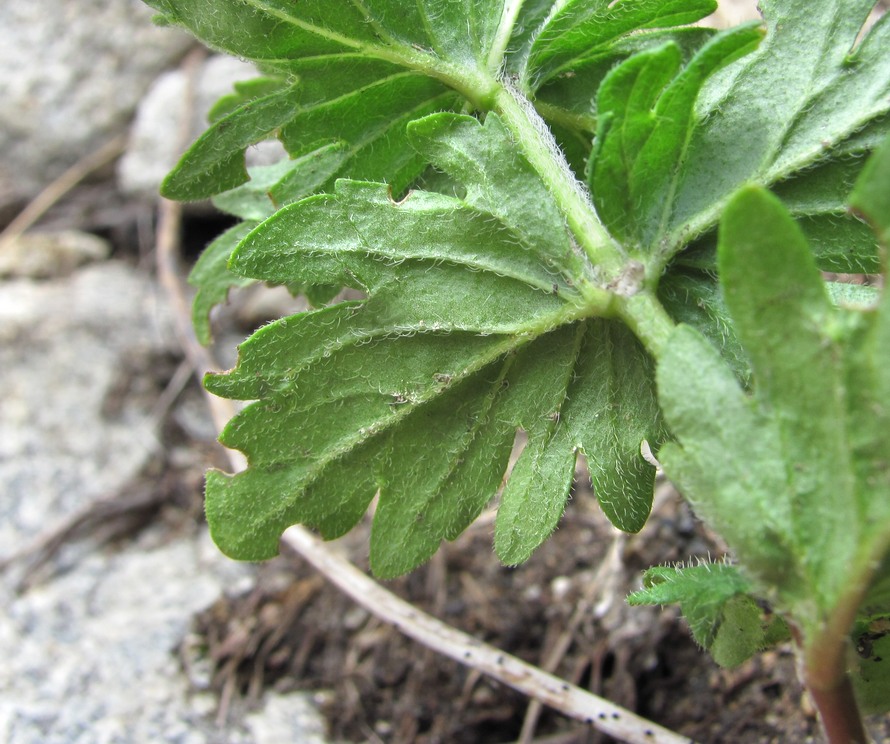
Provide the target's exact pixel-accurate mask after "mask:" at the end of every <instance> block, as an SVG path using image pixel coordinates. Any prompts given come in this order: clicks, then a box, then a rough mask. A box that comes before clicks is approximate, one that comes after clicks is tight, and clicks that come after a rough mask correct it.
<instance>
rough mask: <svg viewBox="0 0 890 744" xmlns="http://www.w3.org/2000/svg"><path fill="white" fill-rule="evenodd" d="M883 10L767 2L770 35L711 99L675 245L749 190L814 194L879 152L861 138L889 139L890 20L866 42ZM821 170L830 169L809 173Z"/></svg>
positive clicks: (701, 110) (715, 87)
mask: <svg viewBox="0 0 890 744" xmlns="http://www.w3.org/2000/svg"><path fill="white" fill-rule="evenodd" d="M873 6H874V2H873V0H854V1H853V2H841V0H831V1H830V2H823V3H819V4H818V5H814V4H812V3H806V2H784V1H782V2H779V1H778V0H767V1H765V2H762V3H761V10H762V12H763V14H764V16H765V18H766V19H767V23H768V27H769V32H768V34H767V37H766V39H765V40H764V42H763V44H762V45H761V46H760V48H759V49H758V50H757V51H756V52H755V53H753V54H751V55H749V56H747V57H745V58H744V59H743V60H741V61H739V62H738V63H736V64H735V65H733V66H731V67H730V68H728V69H726V70H724V71H722V72H721V73H720V74H718V75H716V76H714V77H713V78H712V79H711V80H710V82H709V83H708V84H707V85H706V86H705V88H704V90H703V94H702V100H701V101H700V103H699V106H698V115H697V122H698V123H697V126H696V127H695V130H694V131H693V133H692V138H691V141H690V143H689V148H688V157H687V158H686V159H685V160H684V162H683V167H682V173H681V183H680V185H679V188H678V192H677V195H676V199H675V201H674V206H673V208H672V214H671V217H670V233H671V234H672V235H673V239H672V240H671V241H670V242H671V243H674V242H675V241H677V240H683V236H684V235H686V236H688V235H689V234H690V233H692V234H694V233H696V232H700V231H701V230H703V229H706V228H707V227H708V226H709V225H711V224H713V223H714V222H715V220H716V217H717V216H718V215H719V213H720V211H721V210H722V208H723V206H724V205H725V203H726V201H727V200H728V198H729V197H730V195H731V194H732V193H734V192H735V191H736V189H737V188H738V187H739V186H741V185H742V184H744V183H749V182H756V183H759V184H762V185H770V184H773V183H776V182H778V181H782V180H785V179H788V178H790V177H792V176H794V177H795V179H797V180H798V181H799V183H798V186H797V188H804V184H805V183H806V182H808V181H812V182H813V183H818V182H820V181H822V180H823V179H822V177H823V175H824V171H822V168H823V167H827V166H829V165H830V164H831V163H832V162H833V161H835V160H837V159H838V158H841V159H843V158H846V157H848V156H849V155H850V154H860V155H861V154H862V153H863V152H867V151H868V150H870V149H871V148H872V146H873V142H874V137H873V136H872V135H869V137H863V135H862V134H860V132H875V133H878V132H885V131H886V127H887V126H888V124H890V119H888V111H890V95H888V93H890V57H888V56H887V54H886V53H885V51H884V50H885V49H886V48H887V45H888V42H890V18H888V17H887V16H884V17H883V18H882V19H880V20H879V21H878V22H877V23H876V24H875V26H874V27H873V28H872V29H871V30H870V31H869V32H868V33H867V34H864V35H863V38H862V39H861V40H859V41H858V42H857V37H859V35H860V32H861V26H862V24H863V23H864V21H865V19H866V16H867V15H868V13H869V11H870V10H871V9H872V7H873ZM814 40H819V41H818V46H817V47H814ZM813 165H818V166H820V167H819V168H817V169H814V170H812V171H811V170H809V169H810V167H811V166H813ZM816 188H818V186H816ZM845 197H846V194H843V195H841V197H840V198H839V199H838V200H835V201H834V208H838V207H840V206H841V205H842V204H843V200H844V199H845ZM873 252H874V251H873V249H869V253H871V254H873Z"/></svg>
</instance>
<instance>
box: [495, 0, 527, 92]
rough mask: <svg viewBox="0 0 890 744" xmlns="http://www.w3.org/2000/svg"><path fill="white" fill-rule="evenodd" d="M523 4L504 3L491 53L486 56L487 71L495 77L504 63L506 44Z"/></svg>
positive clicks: (517, 0) (512, 0)
mask: <svg viewBox="0 0 890 744" xmlns="http://www.w3.org/2000/svg"><path fill="white" fill-rule="evenodd" d="M524 2H525V0H507V2H506V3H504V12H503V13H502V14H501V22H500V24H498V31H497V34H495V38H494V41H493V42H492V44H491V51H490V52H489V54H488V60H487V61H488V65H487V66H488V69H489V71H491V72H492V73H494V74H495V75H497V74H498V72H499V71H500V67H501V65H502V64H503V62H504V55H505V54H506V53H507V44H509V43H510V37H511V36H512V35H513V27H514V26H515V25H516V19H517V18H518V17H519V11H520V10H522V5H523V3H524Z"/></svg>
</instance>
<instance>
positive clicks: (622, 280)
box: [494, 83, 675, 358]
mask: <svg viewBox="0 0 890 744" xmlns="http://www.w3.org/2000/svg"><path fill="white" fill-rule="evenodd" d="M494 108H495V110H496V111H497V113H498V114H500V116H501V118H502V119H503V121H504V122H505V124H506V126H507V127H508V128H509V129H510V131H511V132H512V133H513V134H514V136H515V137H516V140H517V141H518V142H519V144H520V146H521V147H522V149H523V152H524V154H525V156H526V157H527V158H528V160H529V162H530V163H531V165H532V167H533V168H534V169H535V171H536V172H537V173H538V175H539V176H540V177H541V180H542V181H543V182H544V184H545V185H546V186H547V189H548V190H549V191H550V193H551V194H552V195H553V198H554V200H555V201H556V203H557V206H558V207H559V208H560V210H561V211H562V214H563V216H564V217H565V219H566V222H567V223H568V226H569V229H570V230H571V232H572V234H573V236H574V238H575V240H576V241H577V243H578V245H579V246H580V247H581V249H582V250H583V251H584V253H585V254H586V255H587V258H588V259H589V260H590V263H591V265H592V266H593V272H594V279H595V286H592V287H588V293H590V294H591V299H593V298H596V303H595V304H597V311H596V314H598V315H614V316H618V317H620V318H621V319H622V320H623V321H624V322H625V323H626V324H627V325H628V326H629V327H630V329H631V330H632V331H633V332H634V333H635V334H636V336H637V337H638V338H639V339H640V340H641V341H642V342H643V344H644V345H645V347H646V348H647V350H648V351H649V353H650V354H652V355H653V356H654V357H655V358H658V356H659V355H660V353H661V350H662V349H663V347H664V344H665V342H666V341H667V338H668V336H669V335H670V333H671V331H672V330H673V328H674V325H675V324H674V321H673V320H671V318H670V316H668V314H667V312H666V311H665V309H664V307H662V305H661V303H660V302H659V301H658V299H657V298H656V296H655V286H656V285H657V281H658V277H652V276H646V273H647V272H646V267H644V266H643V265H642V264H641V263H639V262H638V261H635V260H633V259H630V258H628V256H627V255H625V253H624V250H623V249H622V247H621V246H620V245H619V244H618V243H617V242H616V241H615V240H613V239H612V236H611V235H609V232H608V231H607V230H606V228H605V226H604V225H603V224H602V222H600V221H599V218H598V217H597V215H596V212H595V210H594V207H593V204H591V202H590V199H589V197H588V195H587V193H586V191H585V190H584V188H583V187H582V186H581V185H580V184H579V183H578V181H577V179H576V178H575V175H574V173H572V170H571V168H569V166H568V163H566V161H565V158H564V157H563V155H562V152H561V151H560V149H559V146H558V145H557V144H556V142H555V141H554V139H553V135H552V134H551V133H550V130H549V129H548V128H547V125H546V124H545V123H544V121H543V119H541V117H540V115H539V114H538V112H537V111H535V109H534V107H533V106H532V104H531V103H530V102H529V101H528V100H527V99H526V98H525V97H524V96H522V94H521V93H520V92H518V91H516V90H513V89H512V88H511V87H510V86H509V83H505V84H504V85H503V86H502V87H501V88H500V90H498V91H497V93H496V94H495V106H494ZM603 295H606V296H607V297H610V298H611V301H610V302H609V303H608V304H607V306H606V308H605V309H606V312H603V301H602V297H603Z"/></svg>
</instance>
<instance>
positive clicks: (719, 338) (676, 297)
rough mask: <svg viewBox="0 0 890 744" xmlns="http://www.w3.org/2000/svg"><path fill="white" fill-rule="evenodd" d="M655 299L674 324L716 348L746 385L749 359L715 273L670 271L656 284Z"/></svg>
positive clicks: (749, 370)
mask: <svg viewBox="0 0 890 744" xmlns="http://www.w3.org/2000/svg"><path fill="white" fill-rule="evenodd" d="M715 268H716V267H715ZM658 299H659V300H660V301H661V303H662V304H663V305H664V308H665V310H667V311H668V313H670V315H671V317H672V318H673V319H674V320H675V321H676V322H677V323H683V324H685V325H688V326H691V327H693V328H695V329H696V330H697V331H698V332H699V333H701V334H702V335H703V336H704V337H705V338H706V339H708V341H710V342H711V344H713V345H714V346H715V347H716V348H717V349H719V350H720V354H721V356H722V357H723V358H724V359H725V360H726V362H727V363H728V364H729V366H730V367H731V368H732V370H733V372H734V373H735V375H736V377H738V378H739V380H740V381H742V382H743V383H744V384H745V385H747V384H748V382H749V381H750V377H751V367H750V362H749V361H748V357H747V355H746V354H745V351H744V349H742V345H741V344H740V343H739V339H738V336H737V335H736V332H735V328H734V327H733V323H732V318H730V317H729V311H728V310H727V308H726V302H725V301H724V299H723V293H722V292H721V290H720V285H719V284H718V283H717V279H716V277H715V276H713V275H712V274H708V273H705V272H699V271H683V270H674V271H671V272H669V273H668V274H666V275H665V276H664V277H663V278H662V280H661V282H660V283H659V285H658Z"/></svg>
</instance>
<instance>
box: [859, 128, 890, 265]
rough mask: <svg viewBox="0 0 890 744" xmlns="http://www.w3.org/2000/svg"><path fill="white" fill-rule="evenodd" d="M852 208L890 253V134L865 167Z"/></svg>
mask: <svg viewBox="0 0 890 744" xmlns="http://www.w3.org/2000/svg"><path fill="white" fill-rule="evenodd" d="M850 205H851V206H852V207H853V209H855V210H856V211H857V212H859V213H860V214H861V215H862V216H863V217H864V218H865V219H867V220H868V221H869V222H870V223H871V225H872V227H873V228H874V231H875V233H877V235H878V239H879V240H880V241H881V244H882V245H883V247H884V249H885V251H887V250H890V135H888V136H887V137H886V138H885V140H884V142H883V144H882V145H881V147H880V149H879V150H878V151H877V152H876V153H875V155H874V156H873V157H872V158H871V159H870V160H869V162H868V163H867V164H866V166H865V168H863V170H862V174H861V175H860V177H859V180H858V181H857V183H856V188H855V189H854V190H853V193H852V195H851V196H850ZM885 261H886V255H885Z"/></svg>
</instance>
